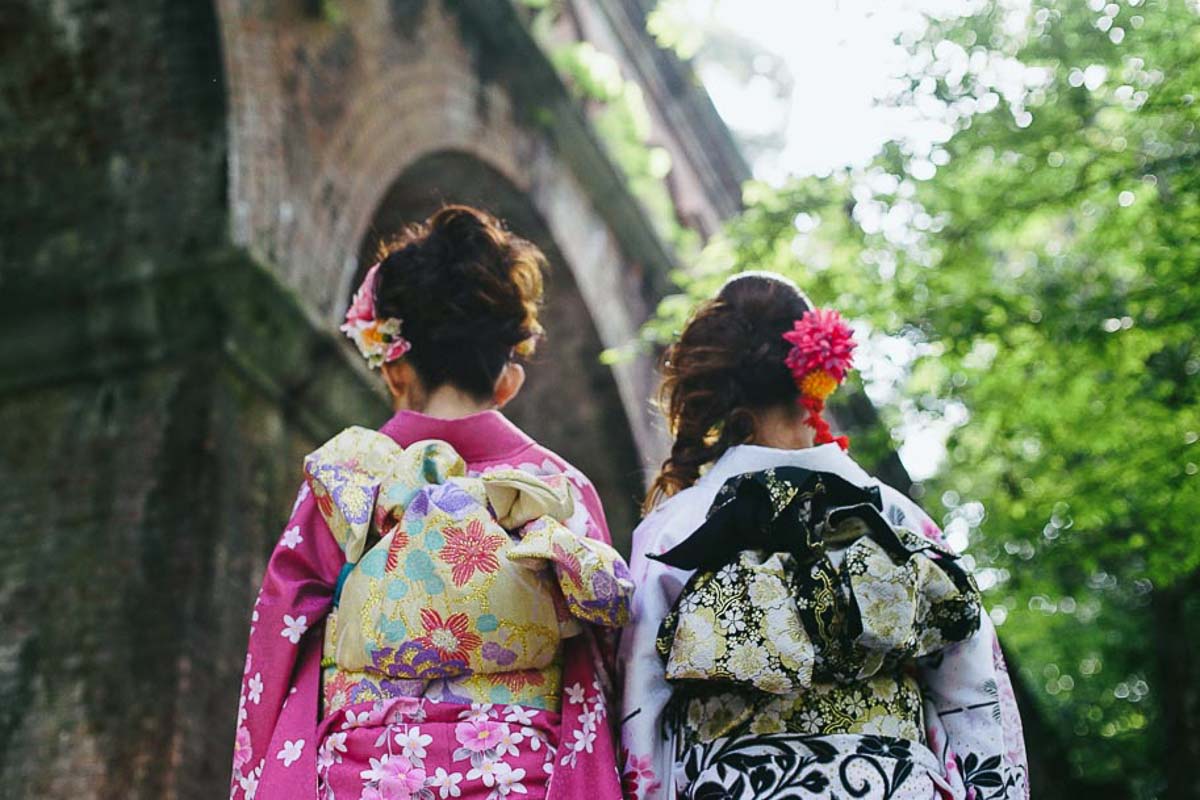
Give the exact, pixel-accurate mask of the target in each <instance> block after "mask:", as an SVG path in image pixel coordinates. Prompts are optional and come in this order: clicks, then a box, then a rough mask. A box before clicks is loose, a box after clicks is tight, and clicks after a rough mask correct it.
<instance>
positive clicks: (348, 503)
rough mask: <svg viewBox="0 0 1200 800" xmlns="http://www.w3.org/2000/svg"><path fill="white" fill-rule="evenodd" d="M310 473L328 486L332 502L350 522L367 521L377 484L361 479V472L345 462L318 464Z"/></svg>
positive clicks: (372, 505) (373, 502) (373, 505)
mask: <svg viewBox="0 0 1200 800" xmlns="http://www.w3.org/2000/svg"><path fill="white" fill-rule="evenodd" d="M310 474H311V475H312V476H313V477H314V478H316V479H317V481H319V482H320V483H321V484H322V485H324V486H326V487H329V488H330V490H331V491H330V496H331V498H332V500H333V502H334V504H335V505H336V506H337V507H338V509H339V510H341V512H342V514H343V515H344V516H345V517H346V521H347V522H350V523H356V524H357V523H362V522H369V521H370V519H371V511H372V510H373V509H374V508H375V493H376V491H377V490H378V488H379V487H378V486H377V485H375V484H374V483H369V482H366V481H364V480H363V475H362V473H360V472H358V470H356V469H354V468H353V467H351V466H347V465H345V464H320V465H317V466H315V467H313V468H312V469H311V470H310Z"/></svg>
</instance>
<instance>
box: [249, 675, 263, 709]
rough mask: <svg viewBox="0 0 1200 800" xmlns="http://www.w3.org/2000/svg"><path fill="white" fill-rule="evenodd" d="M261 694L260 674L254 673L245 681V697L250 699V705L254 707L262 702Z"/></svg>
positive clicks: (261, 682)
mask: <svg viewBox="0 0 1200 800" xmlns="http://www.w3.org/2000/svg"><path fill="white" fill-rule="evenodd" d="M262 692H263V681H262V673H261V672H256V673H254V677H253V678H251V679H250V680H248V681H246V697H248V698H249V699H250V702H251V703H254V705H258V704H259V701H261V700H262Z"/></svg>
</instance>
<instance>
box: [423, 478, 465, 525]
mask: <svg viewBox="0 0 1200 800" xmlns="http://www.w3.org/2000/svg"><path fill="white" fill-rule="evenodd" d="M429 492H430V500H432V501H433V504H434V505H435V506H437V507H438V508H440V509H441V510H442V511H445V512H446V513H447V514H449V515H451V516H452V517H455V518H457V516H458V512H460V511H463V510H464V509H467V508H470V507H472V506H474V505H476V502H475V498H473V497H471V495H469V494H467V493H466V491H464V490H463V489H462V488H461V487H459V486H455V485H454V484H452V483H443V484H441V485H439V486H432V487H430V490H429Z"/></svg>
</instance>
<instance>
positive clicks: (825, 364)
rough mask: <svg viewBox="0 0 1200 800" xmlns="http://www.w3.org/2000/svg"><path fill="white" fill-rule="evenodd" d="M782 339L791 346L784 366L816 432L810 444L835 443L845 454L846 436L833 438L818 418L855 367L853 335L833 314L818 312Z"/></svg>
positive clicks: (793, 328) (797, 323) (793, 326)
mask: <svg viewBox="0 0 1200 800" xmlns="http://www.w3.org/2000/svg"><path fill="white" fill-rule="evenodd" d="M783 338H784V339H786V340H787V341H788V342H790V343H791V345H792V349H791V351H789V352H788V354H787V358H786V359H785V360H784V363H786V364H787V367H788V369H790V370H791V371H792V380H794V381H795V382H796V388H797V389H799V390H800V404H801V405H802V406H804V407H805V408H806V409H808V418H807V419H805V422H806V423H807V424H808V425H810V426H811V427H812V428H813V429H814V430H816V432H817V433H816V436H815V437H814V439H813V441H814V442H815V443H816V444H828V443H829V442H837V444H838V445H839V446H840V447H841V448H842V449H843V450H846V449H847V448H849V446H850V440H849V439H847V438H846V437H845V436H837V437H835V436H834V435H833V434H832V432H831V431H830V429H829V423H828V422H826V421H825V419H824V418H823V417H822V416H821V415H822V412H824V410H825V400H826V399H827V398H828V397H829V396H830V395H831V394H833V393H834V391H835V390H837V388H838V387H839V386H841V385H842V382H843V381H844V380H845V379H846V373H847V372H848V371H849V370H850V369H852V368H853V366H854V348H855V347H857V346H858V343H857V342H855V341H854V331H852V330H851V329H850V326H849V325H847V324H846V323H845V321H843V320H842V317H841V315H840V314H838V313H837V312H836V311H834V310H832V309H821V308H818V309H814V310H812V311H806V312H804V316H803V317H801V318H800V319H798V320H796V321H795V323H793V325H792V330H790V331H788V332H787V333H785V334H783Z"/></svg>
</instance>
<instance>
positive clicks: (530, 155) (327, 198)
mask: <svg viewBox="0 0 1200 800" xmlns="http://www.w3.org/2000/svg"><path fill="white" fill-rule="evenodd" d="M342 5H343V6H345V10H346V13H345V16H344V19H343V20H342V21H340V22H339V23H337V24H329V23H327V22H320V23H315V22H313V20H312V19H311V18H310V17H307V16H306V15H305V13H304V12H303V11H302V10H301V9H299V8H294V9H292V10H290V11H289V10H280V9H276V10H274V11H273V12H267V11H265V10H261V9H258V8H257V4H256V3H254V2H248V0H219V8H220V11H221V23H222V38H223V42H224V45H225V60H226V72H227V80H228V84H229V93H230V100H231V102H230V138H231V142H230V146H231V157H230V195H231V197H230V207H231V209H232V210H233V214H232V227H233V236H234V239H235V241H237V242H238V243H239V244H243V245H245V246H247V247H248V248H249V249H250V250H251V251H252V252H254V253H255V254H257V255H258V256H259V257H260V258H261V259H262V260H263V261H264V262H266V264H267V265H268V266H269V267H270V268H272V269H273V270H275V271H276V272H277V273H278V274H280V276H281V277H282V278H283V279H284V280H285V281H286V282H287V283H288V284H289V285H290V286H291V287H292V288H293V289H294V290H296V291H297V292H298V293H299V294H300V295H301V297H302V298H303V300H304V301H305V302H306V304H307V305H308V306H309V307H310V308H311V309H312V310H313V311H314V312H316V313H317V314H318V315H319V316H320V317H321V318H322V319H324V320H325V323H326V324H328V325H330V326H331V327H332V324H333V323H334V322H335V321H336V320H337V319H338V317H339V316H340V315H341V313H342V310H343V309H344V303H345V298H346V297H347V296H348V295H349V292H350V289H351V286H352V282H353V279H354V276H355V275H356V274H357V272H358V271H359V269H360V267H361V265H360V264H359V261H358V253H359V247H360V244H361V242H362V241H363V240H364V238H365V237H366V236H367V234H368V231H369V229H370V226H371V224H372V221H373V219H374V216H375V213H376V210H377V209H379V208H380V207H381V205H382V204H383V203H384V200H385V196H386V195H387V193H388V192H389V190H390V188H391V187H392V186H393V185H394V184H395V183H396V181H397V180H398V176H401V175H403V174H404V173H405V171H406V170H408V169H410V168H412V167H413V166H414V165H417V164H419V163H422V160H423V159H428V158H431V157H433V156H434V155H435V154H437V153H442V152H445V151H448V150H450V151H454V152H458V153H461V154H464V155H466V156H469V157H470V158H471V159H473V160H474V161H476V162H478V163H480V164H484V165H487V167H488V168H489V169H490V170H492V171H493V172H495V173H497V174H498V175H501V176H503V177H504V178H505V180H506V181H507V182H508V184H509V185H511V186H512V187H513V188H514V190H515V191H517V192H519V193H520V194H521V195H522V196H524V197H525V198H526V199H527V202H528V205H529V207H530V208H531V209H532V211H533V212H534V213H536V215H537V216H538V217H540V219H541V220H543V221H544V223H543V225H544V228H545V230H546V232H547V236H548V238H550V239H553V241H554V242H555V243H556V244H557V251H558V252H559V253H560V255H561V257H560V263H561V264H562V265H563V267H564V269H565V270H566V271H569V273H570V275H571V277H572V280H573V283H574V285H575V286H576V287H577V288H578V297H579V298H580V299H581V301H582V308H583V309H585V310H586V312H587V316H588V317H589V318H590V321H591V324H592V325H593V326H594V330H595V332H596V334H597V337H598V341H599V344H600V345H601V346H602V347H616V346H620V345H622V344H625V343H627V342H629V341H630V340H631V339H632V338H633V337H634V336H635V335H636V332H637V330H638V327H639V324H640V323H641V321H642V320H643V319H645V317H646V316H647V314H648V311H649V307H648V299H647V292H646V286H645V275H644V270H643V268H644V266H645V265H643V264H638V263H634V262H632V261H631V260H630V258H629V257H628V256H627V255H626V253H625V252H623V247H622V240H621V238H619V236H618V234H617V232H616V231H614V229H613V226H612V225H611V224H610V222H609V221H608V220H607V219H606V218H605V216H604V215H602V214H601V213H600V211H599V210H598V208H597V205H596V202H595V189H594V187H592V186H589V185H588V183H587V181H590V180H592V176H586V175H584V176H581V175H580V174H578V172H577V169H573V168H572V166H571V165H569V164H568V163H566V162H565V161H564V159H563V157H562V154H561V152H559V150H558V148H557V147H556V146H555V143H554V142H553V141H552V140H551V138H550V137H549V136H548V135H547V133H546V131H545V130H544V129H543V127H540V126H539V124H538V123H536V122H534V121H533V120H536V119H537V117H538V113H539V111H540V110H541V109H539V108H536V107H530V103H531V102H535V101H536V98H533V99H532V100H531V99H530V98H527V97H525V98H518V97H514V96H513V95H512V94H511V93H510V90H509V89H508V88H506V86H505V85H504V84H502V83H501V82H498V81H494V80H491V79H489V77H488V76H487V75H485V74H481V67H480V63H479V61H480V60H479V59H477V58H476V57H475V53H474V52H473V50H472V44H471V43H470V41H469V39H468V38H467V37H465V36H464V34H463V30H462V25H461V19H459V18H457V17H456V15H455V14H454V13H453V12H451V11H449V10H447V8H446V7H444V6H443V4H442V3H440V2H435V1H434V0H427V1H426V2H424V3H417V4H412V3H409V4H404V5H405V6H406V8H405V11H406V12H409V13H411V11H412V6H414V5H416V6H419V7H420V16H419V18H420V22H419V24H414V23H413V22H412V21H411V18H409V17H404V18H403V21H404V23H405V24H406V25H407V27H406V28H405V29H404V30H403V31H399V30H398V29H397V25H398V24H399V21H400V20H401V15H400V12H398V11H397V10H396V9H397V7H398V6H397V4H394V3H392V4H389V3H380V2H372V1H371V0H343V3H342ZM446 199H456V198H452V197H450V196H449V195H447V196H446ZM607 369H609V370H610V371H611V374H612V376H613V379H614V381H615V385H616V390H617V400H618V401H619V404H620V406H621V407H622V408H623V410H624V414H625V417H626V420H627V424H628V427H629V430H630V432H631V435H632V437H633V441H634V442H635V445H636V448H637V451H638V453H639V455H640V457H641V459H642V461H643V463H649V462H653V461H655V460H657V458H658V456H659V455H660V453H661V451H662V438H661V433H660V432H659V431H657V430H656V429H655V427H654V423H653V419H652V415H650V414H649V413H648V412H647V398H648V396H649V394H650V392H651V389H652V386H653V370H652V367H651V365H650V364H649V363H648V361H646V360H645V359H642V360H636V361H630V362H626V363H622V364H618V365H616V366H614V367H611V368H607Z"/></svg>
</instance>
